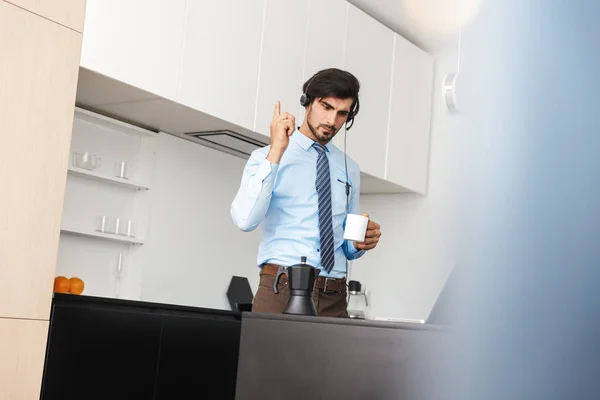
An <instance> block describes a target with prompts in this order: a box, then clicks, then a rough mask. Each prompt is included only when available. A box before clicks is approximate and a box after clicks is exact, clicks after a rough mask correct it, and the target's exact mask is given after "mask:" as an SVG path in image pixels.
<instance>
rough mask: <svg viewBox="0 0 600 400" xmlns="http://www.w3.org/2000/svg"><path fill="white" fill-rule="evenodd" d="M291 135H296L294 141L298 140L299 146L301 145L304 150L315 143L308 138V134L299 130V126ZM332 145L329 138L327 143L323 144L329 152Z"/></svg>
mask: <svg viewBox="0 0 600 400" xmlns="http://www.w3.org/2000/svg"><path fill="white" fill-rule="evenodd" d="M292 137H296V141H297V142H298V144H299V145H300V147H302V148H303V149H304V150H306V151H308V150H309V149H310V148H311V147H312V145H313V143H315V141H314V140H312V139H311V138H309V137H308V136H305V135H304V134H303V133H302V132H300V127H297V128H296V131H295V132H294V134H293V135H292ZM332 146H333V143H331V140H330V141H329V143H327V144H326V145H325V148H326V149H327V151H328V152H330V153H331V150H332Z"/></svg>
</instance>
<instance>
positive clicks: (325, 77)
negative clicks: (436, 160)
mask: <svg viewBox="0 0 600 400" xmlns="http://www.w3.org/2000/svg"><path fill="white" fill-rule="evenodd" d="M359 88H360V84H359V82H358V80H357V79H356V78H355V77H354V76H353V75H352V74H350V73H348V72H346V71H342V70H339V69H335V68H332V69H327V70H323V71H320V72H318V73H316V74H315V75H314V76H313V77H312V78H310V79H309V80H308V81H307V82H306V83H304V85H303V87H302V89H303V92H304V93H303V95H302V98H301V100H300V102H301V104H302V105H303V106H304V107H305V109H306V112H305V117H304V121H303V123H302V126H300V127H299V128H296V122H295V118H294V116H293V115H290V114H289V113H287V112H284V113H281V111H280V103H279V101H278V102H277V103H276V104H275V112H274V114H273V120H272V122H271V127H270V131H271V132H270V136H271V140H270V142H271V144H270V145H269V146H266V147H263V148H260V149H257V150H255V151H254V152H253V153H252V155H251V156H250V159H249V160H248V162H247V164H246V167H245V169H244V173H243V176H242V182H241V185H240V188H239V191H238V193H237V195H236V197H235V199H234V201H233V203H232V205H231V216H232V219H233V221H234V222H235V224H236V225H237V226H238V227H239V228H240V229H242V230H244V231H252V230H254V229H256V227H257V226H258V225H259V224H261V223H262V228H263V237H262V241H261V243H260V247H259V251H258V265H259V267H260V268H261V270H260V284H259V288H258V291H257V293H256V295H255V298H254V302H253V305H252V310H253V311H256V312H272V313H282V312H283V310H284V308H285V306H286V304H287V301H288V299H289V289H288V287H287V281H286V279H284V277H285V276H282V278H281V280H280V283H279V293H278V294H275V293H274V291H273V282H274V278H275V274H276V273H277V269H278V267H279V266H286V267H287V266H290V265H294V264H299V263H300V259H301V257H302V256H306V258H307V261H306V262H307V263H308V264H310V265H312V266H314V267H316V268H318V269H319V270H320V274H319V277H318V278H317V281H316V283H315V290H314V292H313V301H314V303H315V307H316V308H317V313H318V315H322V316H331V317H346V316H347V312H346V307H347V302H346V293H347V292H346V279H345V276H346V268H347V260H354V259H357V258H359V257H361V256H362V255H363V254H364V253H365V251H367V250H371V249H373V248H375V247H376V246H377V243H378V241H379V237H380V236H381V231H380V229H379V225H378V224H377V223H375V222H373V221H369V223H368V226H367V233H366V238H365V241H364V242H363V243H355V242H350V241H346V240H344V239H343V231H344V222H345V218H346V214H347V213H348V212H349V213H352V214H358V213H360V211H359V194H360V193H359V192H360V169H359V167H358V165H357V164H356V163H355V162H354V161H353V160H351V159H350V158H348V159H347V160H346V158H345V155H344V153H343V152H341V151H340V150H339V149H337V148H336V147H335V146H334V145H333V144H332V143H331V139H333V137H334V136H335V135H336V134H337V133H338V131H339V130H340V129H341V128H342V126H344V125H345V124H348V126H351V124H352V122H353V119H354V117H355V116H356V114H357V112H358V108H359V101H358V92H359ZM361 140H368V138H361ZM346 162H347V172H346ZM364 215H366V214H364ZM366 216H368V215H366Z"/></svg>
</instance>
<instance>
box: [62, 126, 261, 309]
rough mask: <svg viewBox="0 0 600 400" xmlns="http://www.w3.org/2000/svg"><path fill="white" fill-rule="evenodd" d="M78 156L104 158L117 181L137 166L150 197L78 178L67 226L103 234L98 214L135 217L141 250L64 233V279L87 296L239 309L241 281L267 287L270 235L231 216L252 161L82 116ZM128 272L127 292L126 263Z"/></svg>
mask: <svg viewBox="0 0 600 400" xmlns="http://www.w3.org/2000/svg"><path fill="white" fill-rule="evenodd" d="M71 150H72V151H90V152H93V153H97V154H99V155H100V156H101V157H102V159H103V162H102V166H101V167H100V168H98V169H97V170H96V172H97V173H98V174H101V175H105V176H112V174H113V164H114V162H115V161H120V160H125V161H127V162H128V163H130V165H131V166H132V167H133V169H132V171H133V175H132V176H131V178H132V179H135V180H136V181H140V182H143V183H148V184H149V185H150V190H149V191H140V192H136V191H132V190H131V189H128V188H121V187H118V186H114V185H110V184H106V183H103V182H98V181H95V180H89V179H85V178H82V177H78V176H71V175H69V176H68V178H67V186H66V193H65V203H64V210H63V216H62V227H63V228H69V229H74V230H77V231H83V232H94V230H95V229H96V227H97V221H98V220H97V217H98V216H99V215H106V216H108V217H109V221H112V218H113V217H117V216H118V217H121V218H122V219H129V218H132V219H133V221H134V230H135V234H136V236H137V237H139V238H141V239H143V241H144V244H143V245H141V246H138V245H136V246H130V245H128V244H123V243H117V242H112V241H106V240H101V239H98V238H87V237H82V236H73V235H68V234H61V238H60V246H59V255H58V263H57V271H56V274H57V275H65V276H67V277H72V276H77V277H79V278H81V279H83V280H84V282H85V285H86V287H85V291H84V295H90V296H100V297H117V289H119V297H121V298H128V299H142V300H146V301H154V302H164V303H172V304H181V305H191V306H201V307H210V308H217V309H229V303H228V301H227V297H226V291H227V288H228V285H229V282H230V280H231V277H232V276H233V275H237V276H246V277H248V280H249V281H250V285H251V288H252V290H253V291H255V290H256V289H257V287H258V268H257V267H256V253H257V249H258V243H259V240H260V236H259V235H260V232H259V231H256V232H250V233H245V232H242V231H240V230H239V229H237V227H235V225H234V224H233V222H232V221H231V217H230V214H229V208H230V204H231V202H232V200H233V198H234V196H235V194H236V192H237V189H238V187H239V183H240V179H241V174H242V170H243V168H244V165H245V163H246V161H245V160H243V159H241V158H238V157H234V156H231V155H228V154H225V153H221V152H218V151H215V150H212V149H210V148H207V147H204V146H201V145H199V144H195V143H192V142H189V141H186V140H183V139H180V138H177V137H174V136H171V135H169V134H165V133H161V134H159V135H158V136H157V137H154V138H140V137H137V136H132V135H130V134H127V133H123V131H118V130H116V129H112V128H109V127H105V126H104V127H103V126H98V125H96V124H92V123H89V122H86V121H82V120H79V119H76V120H75V122H74V127H73V139H72V142H71ZM119 253H122V254H123V259H124V264H125V270H124V275H123V276H122V278H121V283H120V285H119V286H118V287H117V279H116V275H115V270H116V263H117V257H118V255H119Z"/></svg>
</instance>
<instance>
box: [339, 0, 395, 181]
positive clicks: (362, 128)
mask: <svg viewBox="0 0 600 400" xmlns="http://www.w3.org/2000/svg"><path fill="white" fill-rule="evenodd" d="M393 45H394V33H393V32H392V31H391V30H390V29H388V28H387V27H385V26H383V25H382V24H380V23H379V22H377V21H376V20H374V19H373V18H371V17H369V16H368V15H367V14H365V13H363V12H362V11H360V10H359V9H357V8H356V7H354V6H353V5H351V4H348V23H347V28H346V46H345V49H346V50H345V54H344V55H345V61H344V69H346V70H347V71H348V72H350V73H352V74H354V75H355V76H356V77H357V78H358V80H359V81H360V84H361V88H360V93H359V99H360V112H359V113H358V115H357V117H356V119H355V122H354V126H353V127H352V129H351V130H350V131H348V155H349V156H350V157H352V158H353V159H354V160H355V161H356V162H357V163H358V164H359V166H360V169H361V171H362V172H365V173H367V174H369V175H372V176H374V177H376V178H381V179H384V177H385V157H386V146H387V131H388V116H389V105H390V90H391V89H390V86H391V80H392V56H393Z"/></svg>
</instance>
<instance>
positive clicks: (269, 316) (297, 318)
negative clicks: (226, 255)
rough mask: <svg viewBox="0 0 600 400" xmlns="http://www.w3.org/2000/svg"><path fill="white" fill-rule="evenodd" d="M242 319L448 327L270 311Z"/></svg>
mask: <svg viewBox="0 0 600 400" xmlns="http://www.w3.org/2000/svg"><path fill="white" fill-rule="evenodd" d="M242 318H243V319H246V318H248V319H263V320H279V321H295V322H306V323H316V324H334V325H348V326H362V327H371V328H388V329H407V330H417V331H439V332H445V331H446V330H447V329H448V327H446V326H443V325H431V324H420V323H410V322H396V321H379V320H370V319H362V320H361V319H351V318H332V317H314V316H306V315H290V314H272V313H256V312H255V313H252V312H244V313H242Z"/></svg>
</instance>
